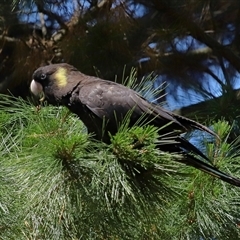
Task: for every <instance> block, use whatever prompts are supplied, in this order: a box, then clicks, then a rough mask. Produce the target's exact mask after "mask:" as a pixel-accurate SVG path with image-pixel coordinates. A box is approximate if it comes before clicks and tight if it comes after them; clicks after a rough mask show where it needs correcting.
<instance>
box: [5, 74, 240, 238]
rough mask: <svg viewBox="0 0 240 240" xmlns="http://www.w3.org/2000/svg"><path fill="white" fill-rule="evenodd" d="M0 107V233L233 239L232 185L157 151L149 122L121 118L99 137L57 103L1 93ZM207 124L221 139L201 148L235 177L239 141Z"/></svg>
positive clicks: (235, 197) (224, 128) (223, 126)
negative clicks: (107, 138)
mask: <svg viewBox="0 0 240 240" xmlns="http://www.w3.org/2000/svg"><path fill="white" fill-rule="evenodd" d="M134 76H135V75H134V73H133V74H132V75H131V76H130V78H129V81H127V83H126V84H127V85H131V86H133V85H134V83H136V82H135V81H134ZM143 86H145V87H147V86H149V85H147V84H144V82H143V83H142V87H143ZM137 87H139V86H136V85H135V88H137ZM146 92H149V89H148V88H147V89H145V93H146ZM0 106H1V109H0V126H1V127H0V133H1V141H0V148H1V161H0V196H1V197H0V229H1V234H0V239H238V238H239V237H240V236H239V229H238V224H239V209H238V206H239V203H240V202H239V189H238V188H237V187H233V186H231V185H229V184H227V183H224V182H222V181H220V180H218V179H215V178H213V177H211V176H209V175H206V174H205V173H202V172H200V171H198V170H195V169H193V168H191V167H187V166H185V165H183V164H181V163H178V162H176V161H175V160H180V159H181V155H179V154H170V153H166V152H161V151H160V150H158V149H157V148H156V144H158V143H159V137H161V136H159V135H158V133H157V129H156V128H155V127H152V126H149V125H142V126H134V127H132V128H129V127H128V118H126V121H125V122H124V123H123V124H122V125H121V126H119V131H118V133H117V134H116V135H115V136H111V144H110V145H106V144H104V143H101V142H97V141H95V140H93V139H92V137H91V136H89V135H88V134H87V132H86V129H85V127H84V125H83V124H82V122H81V121H79V119H77V118H76V116H75V115H72V114H71V113H69V112H68V110H67V109H66V108H63V107H52V106H48V105H46V104H43V106H38V107H36V106H34V105H33V104H32V103H30V101H26V100H22V99H21V98H15V97H11V96H5V95H1V98H0ZM163 127H164V126H163ZM212 127H213V129H214V131H216V132H217V133H218V135H219V136H220V138H221V141H219V140H213V139H211V142H209V141H208V140H209V139H208V138H207V137H206V136H205V135H202V136H201V141H200V143H199V144H201V146H202V150H203V151H204V152H205V153H206V155H207V156H208V157H209V158H210V159H211V160H212V162H213V164H214V165H215V166H217V167H219V168H220V169H221V170H223V171H225V172H228V173H230V174H233V175H235V176H237V175H239V163H238V162H239V153H238V151H239V150H237V149H238V148H237V145H238V141H239V140H238V139H237V140H235V141H234V142H233V143H228V137H229V132H230V130H231V126H230V125H229V124H228V123H227V122H226V121H220V122H216V123H214V124H213V125H212ZM199 135H200V134H199V133H198V136H199ZM163 143H164V142H163Z"/></svg>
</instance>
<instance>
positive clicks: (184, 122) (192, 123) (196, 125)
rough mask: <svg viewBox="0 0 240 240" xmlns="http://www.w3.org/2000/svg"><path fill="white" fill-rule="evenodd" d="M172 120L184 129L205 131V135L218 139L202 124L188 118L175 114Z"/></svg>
mask: <svg viewBox="0 0 240 240" xmlns="http://www.w3.org/2000/svg"><path fill="white" fill-rule="evenodd" d="M174 118H176V119H177V121H178V122H180V123H181V124H182V125H183V126H185V127H186V128H190V129H197V130H201V131H205V132H207V133H209V134H211V135H212V136H214V137H216V138H218V139H219V136H218V135H217V134H216V133H215V132H213V131H212V130H210V129H209V128H207V127H206V126H204V125H202V124H200V123H198V122H196V121H193V120H191V119H189V118H185V117H183V116H180V115H177V114H174Z"/></svg>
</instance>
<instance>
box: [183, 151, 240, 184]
mask: <svg viewBox="0 0 240 240" xmlns="http://www.w3.org/2000/svg"><path fill="white" fill-rule="evenodd" d="M179 162H182V163H185V164H186V165H189V166H192V167H194V168H197V169H199V170H201V171H203V172H206V173H208V174H210V175H211V176H214V177H217V178H219V179H221V180H222V181H224V182H227V183H230V184H232V185H234V186H238V187H240V179H238V178H235V177H232V176H230V175H228V174H226V173H224V172H222V171H220V170H219V169H217V168H216V167H214V166H211V165H209V164H208V163H205V162H203V161H201V160H199V159H197V158H195V157H194V156H191V155H189V154H186V156H185V158H184V159H183V160H182V161H181V160H180V161H179Z"/></svg>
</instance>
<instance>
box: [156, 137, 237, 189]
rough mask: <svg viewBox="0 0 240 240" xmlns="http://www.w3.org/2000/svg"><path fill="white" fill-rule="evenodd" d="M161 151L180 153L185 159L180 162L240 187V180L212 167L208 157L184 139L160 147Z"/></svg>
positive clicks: (177, 139)
mask: <svg viewBox="0 0 240 240" xmlns="http://www.w3.org/2000/svg"><path fill="white" fill-rule="evenodd" d="M159 149H161V150H162V151H167V152H176V153H177V152H178V153H180V154H182V155H183V159H181V160H179V162H181V163H184V164H186V165H189V166H192V167H194V168H197V169H199V170H201V171H203V172H206V173H208V174H210V175H211V176H214V177H217V178H219V179H221V180H223V181H225V182H227V183H230V184H232V185H235V186H238V187H240V179H238V178H235V177H232V176H230V175H228V174H226V173H224V172H222V171H220V170H219V169H217V168H216V167H214V166H212V165H211V164H210V163H211V162H210V160H209V158H207V156H205V155H204V154H203V153H202V152H201V151H200V150H199V149H197V148H196V147H195V146H194V145H192V144H191V143H190V142H188V141H187V140H186V139H184V138H182V137H177V138H176V139H175V143H170V144H163V145H159ZM193 154H195V155H197V156H200V157H202V158H203V159H205V160H206V161H208V162H209V163H207V162H205V161H204V160H200V159H198V158H197V157H195V156H194V155H193Z"/></svg>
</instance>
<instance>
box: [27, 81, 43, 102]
mask: <svg viewBox="0 0 240 240" xmlns="http://www.w3.org/2000/svg"><path fill="white" fill-rule="evenodd" d="M30 90H31V92H32V93H33V94H34V95H35V96H41V95H43V97H42V98H41V99H40V101H43V100H44V92H43V87H42V85H41V84H40V83H38V82H36V81H35V80H34V79H33V80H32V82H31V84H30Z"/></svg>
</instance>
